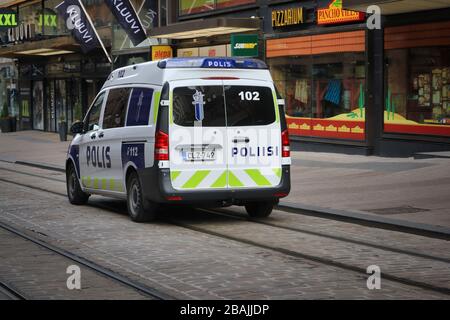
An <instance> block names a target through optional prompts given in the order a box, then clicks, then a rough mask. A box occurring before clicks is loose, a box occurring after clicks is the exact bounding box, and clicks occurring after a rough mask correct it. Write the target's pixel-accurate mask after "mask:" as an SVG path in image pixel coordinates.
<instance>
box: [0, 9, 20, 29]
mask: <svg viewBox="0 0 450 320" xmlns="http://www.w3.org/2000/svg"><path fill="white" fill-rule="evenodd" d="M18 21H19V19H18V16H17V13H16V12H14V11H12V10H10V9H0V29H1V28H11V27H17V22H18Z"/></svg>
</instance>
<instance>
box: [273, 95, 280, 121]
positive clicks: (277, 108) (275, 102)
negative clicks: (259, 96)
mask: <svg viewBox="0 0 450 320" xmlns="http://www.w3.org/2000/svg"><path fill="white" fill-rule="evenodd" d="M272 96H273V103H274V105H275V118H276V119H275V121H276V122H277V123H278V122H280V108H279V107H278V99H277V94H276V92H275V91H272Z"/></svg>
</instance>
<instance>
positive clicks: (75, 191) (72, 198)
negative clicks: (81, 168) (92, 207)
mask: <svg viewBox="0 0 450 320" xmlns="http://www.w3.org/2000/svg"><path fill="white" fill-rule="evenodd" d="M66 187H67V197H68V198H69V202H70V203H71V204H74V205H83V204H86V203H87V202H88V199H89V194H87V193H85V192H83V190H81V186H80V181H79V180H78V176H77V173H76V171H75V167H74V166H73V164H72V163H70V164H69V165H68V167H67V173H66Z"/></svg>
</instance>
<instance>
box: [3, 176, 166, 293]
mask: <svg viewBox="0 0 450 320" xmlns="http://www.w3.org/2000/svg"><path fill="white" fill-rule="evenodd" d="M0 180H2V181H4V179H0ZM38 190H40V191H43V190H42V189H38ZM47 192H48V191H47ZM0 228H2V229H4V230H6V231H8V232H10V233H12V234H14V235H16V236H19V237H20V238H22V239H25V240H28V241H30V242H32V243H34V244H36V245H38V246H40V247H42V248H45V249H46V250H48V251H50V252H52V253H56V254H58V255H59V256H62V257H65V258H68V259H70V260H72V261H74V262H76V263H78V264H80V265H82V266H84V267H86V268H89V269H90V270H92V271H95V272H96V273H97V274H100V275H102V276H104V277H106V278H108V279H111V280H113V281H115V282H118V283H121V284H122V285H125V286H126V287H129V288H132V289H134V290H136V291H138V292H140V293H141V294H144V295H146V296H148V297H151V298H153V299H156V300H174V299H175V298H174V297H172V296H170V295H168V294H166V293H163V292H161V291H159V290H157V289H154V288H151V287H149V286H147V285H145V284H142V283H139V282H136V281H134V280H131V279H129V278H127V277H125V276H123V275H121V274H120V273H118V272H115V271H112V270H110V269H108V268H105V267H103V266H101V265H99V264H97V263H95V262H93V261H91V260H89V259H86V258H84V257H82V256H79V255H77V254H75V253H72V252H70V251H68V250H65V249H62V248H60V247H57V246H55V245H53V244H50V243H48V242H46V241H44V240H41V239H38V238H36V237H32V236H30V235H28V234H26V233H25V232H23V231H21V230H19V229H17V228H15V227H13V226H11V225H8V224H6V223H4V222H3V221H0ZM0 288H5V290H9V291H10V292H11V293H12V294H13V295H15V296H17V297H18V298H19V299H20V300H25V299H26V298H25V297H24V296H22V295H21V294H20V293H18V291H16V290H14V289H12V287H11V286H8V285H6V284H5V283H4V282H1V281H0Z"/></svg>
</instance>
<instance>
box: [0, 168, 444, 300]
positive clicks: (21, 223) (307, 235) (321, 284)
mask: <svg viewBox="0 0 450 320" xmlns="http://www.w3.org/2000/svg"><path fill="white" fill-rule="evenodd" d="M0 188H1V190H2V192H1V193H0V222H1V223H2V224H5V225H8V226H11V227H13V228H15V229H17V230H21V231H23V232H25V233H27V234H29V235H31V236H32V237H33V238H36V239H39V240H41V241H43V242H45V243H48V244H51V245H53V246H56V247H58V248H61V249H63V250H65V251H68V252H71V253H73V254H74V255H76V256H79V257H83V258H84V259H86V260H87V261H91V262H93V263H95V264H97V265H101V266H102V267H104V268H106V269H108V270H111V271H113V272H115V273H118V274H120V275H121V276H123V277H126V278H127V279H130V280H131V281H133V282H136V283H140V284H143V285H144V286H146V287H150V288H153V289H154V290H156V291H158V292H162V293H164V294H165V295H167V296H169V297H172V298H175V299H413V298H414V299H448V297H449V295H448V294H449V290H450V268H449V262H450V255H449V252H450V250H449V249H450V245H449V241H448V240H443V239H436V238H431V237H424V236H420V235H413V234H409V233H404V232H398V231H390V230H385V229H379V228H373V227H365V226H361V225H355V224H353V223H346V222H339V221H335V220H330V219H323V218H317V217H311V216H303V215H299V214H294V213H287V212H282V211H276V212H274V213H273V215H272V216H271V218H269V219H268V220H265V224H261V223H256V222H253V221H247V220H246V219H244V220H243V218H242V217H243V213H242V209H241V208H239V207H230V208H227V209H224V210H220V211H217V210H210V209H208V210H203V209H186V208H166V209H164V210H163V211H162V212H161V214H160V218H159V219H158V221H157V222H154V223H146V224H136V223H133V222H131V221H130V220H129V218H128V216H127V210H126V204H125V202H124V201H119V200H111V199H107V198H102V197H98V196H93V197H91V199H90V200H89V204H88V205H86V206H73V205H70V204H69V202H68V201H67V197H66V196H65V176H64V174H62V173H58V172H54V171H49V170H44V169H38V168H31V167H27V166H21V165H17V164H9V163H4V162H3V163H0ZM0 231H1V232H0V237H1V246H0V254H1V256H2V259H1V262H0V275H1V276H0V280H1V281H2V282H6V283H7V284H8V285H11V286H13V287H14V288H15V289H16V290H17V291H19V292H21V293H22V294H23V295H24V296H27V297H30V298H37V299H47V298H48V299H73V298H82V299H102V298H105V299H117V298H122V299H142V298H143V299H148V298H149V297H147V296H145V295H143V294H141V293H139V292H138V291H137V290H131V289H130V288H128V287H126V286H124V285H121V284H118V283H114V281H112V280H111V279H106V278H105V277H103V276H101V275H99V274H97V273H95V272H93V271H91V270H83V271H82V278H81V283H82V289H81V290H79V291H77V290H68V289H67V286H66V280H67V277H68V275H67V274H66V273H65V272H66V268H67V266H68V265H70V264H77V263H76V262H73V261H68V260H67V259H66V258H62V257H60V256H58V255H55V254H54V253H49V252H46V250H44V249H42V248H39V247H38V246H36V245H34V244H31V243H29V242H27V241H24V240H23V239H20V238H18V237H17V236H14V235H12V234H10V233H9V232H7V231H5V230H2V229H0ZM369 265H377V266H379V267H380V269H381V279H382V280H381V289H379V290H369V289H368V288H367V285H366V282H367V279H368V277H369V274H367V273H366V272H365V270H366V268H367V267H368V266H369ZM105 288H107V289H106V290H105Z"/></svg>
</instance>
